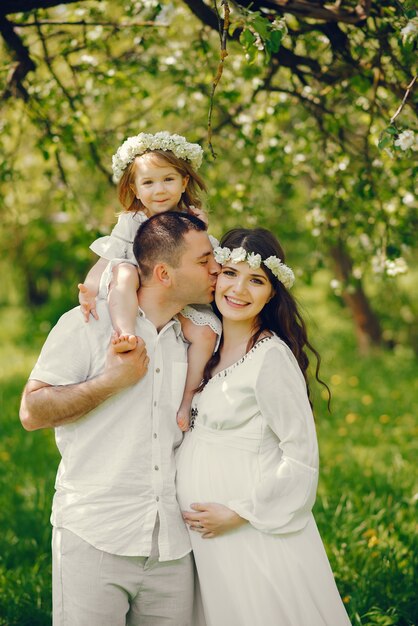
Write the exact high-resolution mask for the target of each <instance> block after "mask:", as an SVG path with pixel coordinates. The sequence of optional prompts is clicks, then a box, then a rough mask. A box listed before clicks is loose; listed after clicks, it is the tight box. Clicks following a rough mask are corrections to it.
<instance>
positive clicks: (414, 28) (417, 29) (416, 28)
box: [401, 17, 418, 44]
mask: <svg viewBox="0 0 418 626" xmlns="http://www.w3.org/2000/svg"><path fill="white" fill-rule="evenodd" d="M401 35H402V42H403V43H404V44H406V43H409V42H412V41H414V40H415V39H416V37H417V35H418V17H413V18H412V19H411V20H409V22H408V23H407V25H406V26H404V27H403V28H402V30H401Z"/></svg>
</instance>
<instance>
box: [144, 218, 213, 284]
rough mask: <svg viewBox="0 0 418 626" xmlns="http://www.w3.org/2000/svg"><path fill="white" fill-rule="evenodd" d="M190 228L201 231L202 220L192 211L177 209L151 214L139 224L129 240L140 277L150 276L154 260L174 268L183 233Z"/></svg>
mask: <svg viewBox="0 0 418 626" xmlns="http://www.w3.org/2000/svg"><path fill="white" fill-rule="evenodd" d="M191 230H197V231H199V230H200V231H205V230H206V224H205V223H204V222H203V221H202V220H201V219H199V218H198V217H196V216H195V215H191V214H190V213H180V212H178V211H169V212H167V213H159V214H157V215H153V216H152V217H150V218H149V219H148V220H147V221H146V222H144V223H143V224H141V226H140V227H139V228H138V231H137V233H136V235H135V239H134V243H133V252H134V255H135V258H136V260H137V262H138V268H139V273H140V276H141V278H143V279H148V278H150V276H151V275H152V272H153V270H154V267H155V266H156V265H157V263H167V264H168V265H170V266H171V267H174V268H177V267H178V266H179V265H180V260H181V257H182V255H183V252H184V248H185V241H184V235H185V234H186V233H188V232H189V231H191Z"/></svg>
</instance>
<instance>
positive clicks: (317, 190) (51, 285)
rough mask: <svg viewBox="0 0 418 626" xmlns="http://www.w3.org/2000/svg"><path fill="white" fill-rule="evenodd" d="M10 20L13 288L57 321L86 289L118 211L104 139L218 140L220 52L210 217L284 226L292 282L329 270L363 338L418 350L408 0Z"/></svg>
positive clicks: (4, 126) (4, 16) (7, 116)
mask: <svg viewBox="0 0 418 626" xmlns="http://www.w3.org/2000/svg"><path fill="white" fill-rule="evenodd" d="M0 33H1V35H2V40H1V44H0V45H1V48H2V58H3V63H2V66H1V68H0V93H1V94H2V98H1V109H2V115H1V120H0V128H1V134H0V145H1V148H0V149H1V152H2V159H1V164H0V186H1V191H2V193H1V196H2V200H1V202H2V215H3V216H2V223H3V228H2V234H1V235H0V237H1V244H2V249H3V250H4V253H3V259H2V261H1V263H2V269H3V274H4V275H5V276H6V279H5V281H4V283H3V289H4V295H3V296H2V300H3V302H4V303H5V302H7V301H9V300H10V298H14V299H15V300H18V301H20V302H22V303H24V304H27V305H28V306H29V307H30V308H31V310H32V311H33V313H34V314H35V315H36V312H37V311H38V312H39V311H40V310H41V311H42V315H43V316H45V306H47V305H51V304H52V308H50V309H49V313H48V315H49V316H50V318H51V319H50V321H51V323H53V322H54V321H55V319H56V317H57V316H58V315H59V314H61V313H62V311H63V310H64V309H66V308H68V307H70V306H73V305H75V304H76V303H77V294H76V284H77V282H78V281H79V280H80V279H81V278H82V277H83V276H84V274H85V273H86V271H87V269H88V267H89V266H90V265H91V264H92V262H93V258H92V255H90V253H89V251H88V244H89V243H90V242H91V241H92V240H93V239H94V238H95V237H96V236H98V235H99V234H103V233H107V232H108V231H109V229H110V228H111V226H112V223H113V222H114V220H115V214H116V212H117V211H118V210H119V207H118V205H117V201H116V194H115V189H114V186H113V184H112V182H111V171H110V162H111V155H112V154H113V152H115V150H116V148H117V147H118V145H119V144H120V143H121V142H122V141H123V140H124V139H125V138H126V137H127V136H129V135H133V134H137V133H138V132H140V131H149V132H156V131H158V130H162V129H167V130H169V131H171V132H178V133H180V134H184V135H186V136H187V138H188V139H189V140H193V141H199V142H203V143H205V142H207V124H208V110H209V106H210V103H211V94H212V92H213V90H214V87H213V80H214V77H215V76H216V74H217V72H218V71H219V68H222V69H223V73H222V77H221V80H220V81H219V84H218V85H217V87H216V91H215V94H214V98H213V102H212V104H213V111H212V114H211V132H212V136H211V142H212V144H213V149H214V151H215V152H216V154H217V158H216V159H214V158H213V157H212V156H211V154H210V149H209V148H208V149H207V158H206V161H205V164H204V166H203V168H202V174H203V176H204V178H205V179H206V180H207V182H208V187H209V194H208V198H207V204H208V207H209V209H210V211H211V216H210V217H211V230H212V232H214V234H217V235H219V234H221V233H222V232H223V231H225V230H226V229H227V228H229V227H232V226H235V225H237V224H240V225H244V226H250V227H251V226H255V225H259V226H263V227H266V228H270V229H272V230H274V231H275V232H276V233H277V234H278V235H279V237H280V238H281V240H282V241H283V242H284V245H285V248H286V249H287V251H288V257H289V262H290V263H291V264H292V265H293V266H295V267H296V269H297V272H298V275H299V280H301V281H305V282H307V283H309V282H310V281H311V279H312V276H313V274H314V273H315V272H316V271H317V270H318V269H320V268H324V267H326V268H328V269H329V270H330V272H331V273H332V274H330V275H331V279H330V286H329V297H330V298H337V299H338V300H339V301H340V302H341V305H342V306H346V307H349V309H350V312H351V315H352V319H353V324H354V328H355V331H356V335H357V340H358V345H359V347H360V349H361V350H363V351H366V350H367V349H368V347H369V346H370V345H373V344H382V343H384V344H386V345H389V346H391V345H394V344H396V343H405V344H407V343H408V344H411V345H413V346H414V347H415V349H416V350H418V329H417V325H416V312H417V311H416V308H417V303H416V299H415V301H414V299H413V294H412V295H411V292H410V289H408V286H409V282H408V281H406V282H403V275H404V274H405V273H406V271H407V269H408V265H410V264H411V263H412V262H413V260H414V251H413V250H412V244H413V242H414V239H415V237H416V234H417V225H418V210H417V209H418V204H417V200H416V197H415V195H414V191H415V190H414V176H416V169H417V168H416V161H415V162H414V159H413V157H414V156H416V149H417V147H418V140H417V135H416V134H414V124H415V117H414V110H415V109H416V96H414V86H415V85H414V82H415V78H414V76H415V74H414V72H415V71H416V70H415V69H414V67H413V60H414V58H415V57H414V53H415V52H416V41H417V37H418V17H417V11H416V10H415V9H414V8H413V4H412V3H409V2H387V1H385V0H383V1H370V0H363V1H358V2H356V1H355V0H346V1H344V0H343V2H341V1H339V2H335V3H332V2H331V3H329V2H328V3H326V2H322V1H319V0H315V1H313V0H311V1H308V0H286V1H284V0H253V1H251V2H250V1H249V0H246V1H245V2H232V1H230V2H226V1H225V0H218V1H217V2H216V1H215V0H211V1H209V0H207V1H203V0H183V1H182V0H172V1H171V2H158V1H157V0H142V1H136V2H135V1H132V2H127V1H125V2H106V1H105V0H102V1H100V0H84V1H78V2H70V1H68V0H66V1H65V2H64V1H61V2H58V1H57V0H55V1H54V0H13V1H7V0H6V1H3V2H2V4H1V7H0ZM218 78H219V74H218ZM415 93H416V90H415ZM13 285H17V286H18V288H17V289H14V288H13ZM40 307H41V309H40Z"/></svg>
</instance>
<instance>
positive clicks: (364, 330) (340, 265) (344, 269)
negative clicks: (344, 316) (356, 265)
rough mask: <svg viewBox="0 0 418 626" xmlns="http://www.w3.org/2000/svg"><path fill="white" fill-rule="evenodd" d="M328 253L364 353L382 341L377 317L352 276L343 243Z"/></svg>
mask: <svg viewBox="0 0 418 626" xmlns="http://www.w3.org/2000/svg"><path fill="white" fill-rule="evenodd" d="M330 253H331V257H332V259H333V261H334V265H335V272H336V275H337V278H338V280H339V281H340V282H341V284H342V289H343V291H342V298H343V300H344V302H345V304H346V305H347V307H348V308H349V309H350V311H351V314H352V316H353V321H354V325H355V330H356V335H357V343H358V347H359V350H360V352H361V353H363V354H364V353H366V352H368V351H369V349H370V347H371V346H372V345H382V343H383V337H382V329H381V326H380V322H379V319H378V317H377V315H376V313H375V312H374V311H373V310H372V308H371V306H370V302H369V300H368V298H367V296H366V294H365V292H364V290H363V286H362V284H361V280H359V279H356V278H354V277H353V263H352V260H351V258H350V256H349V254H348V252H347V250H346V249H345V246H344V245H343V243H342V242H339V243H338V244H336V245H335V246H333V247H332V248H331V249H330Z"/></svg>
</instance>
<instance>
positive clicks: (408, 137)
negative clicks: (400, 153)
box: [395, 130, 416, 150]
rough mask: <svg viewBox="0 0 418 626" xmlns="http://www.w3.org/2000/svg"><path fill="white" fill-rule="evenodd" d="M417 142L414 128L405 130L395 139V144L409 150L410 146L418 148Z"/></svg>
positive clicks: (414, 148)
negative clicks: (417, 146)
mask: <svg viewBox="0 0 418 626" xmlns="http://www.w3.org/2000/svg"><path fill="white" fill-rule="evenodd" d="M415 143H416V142H415V133H414V131H413V130H404V131H403V132H402V133H401V134H400V135H398V138H397V139H396V140H395V146H399V148H400V149H401V150H408V149H409V148H412V149H413V150H416V147H415Z"/></svg>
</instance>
